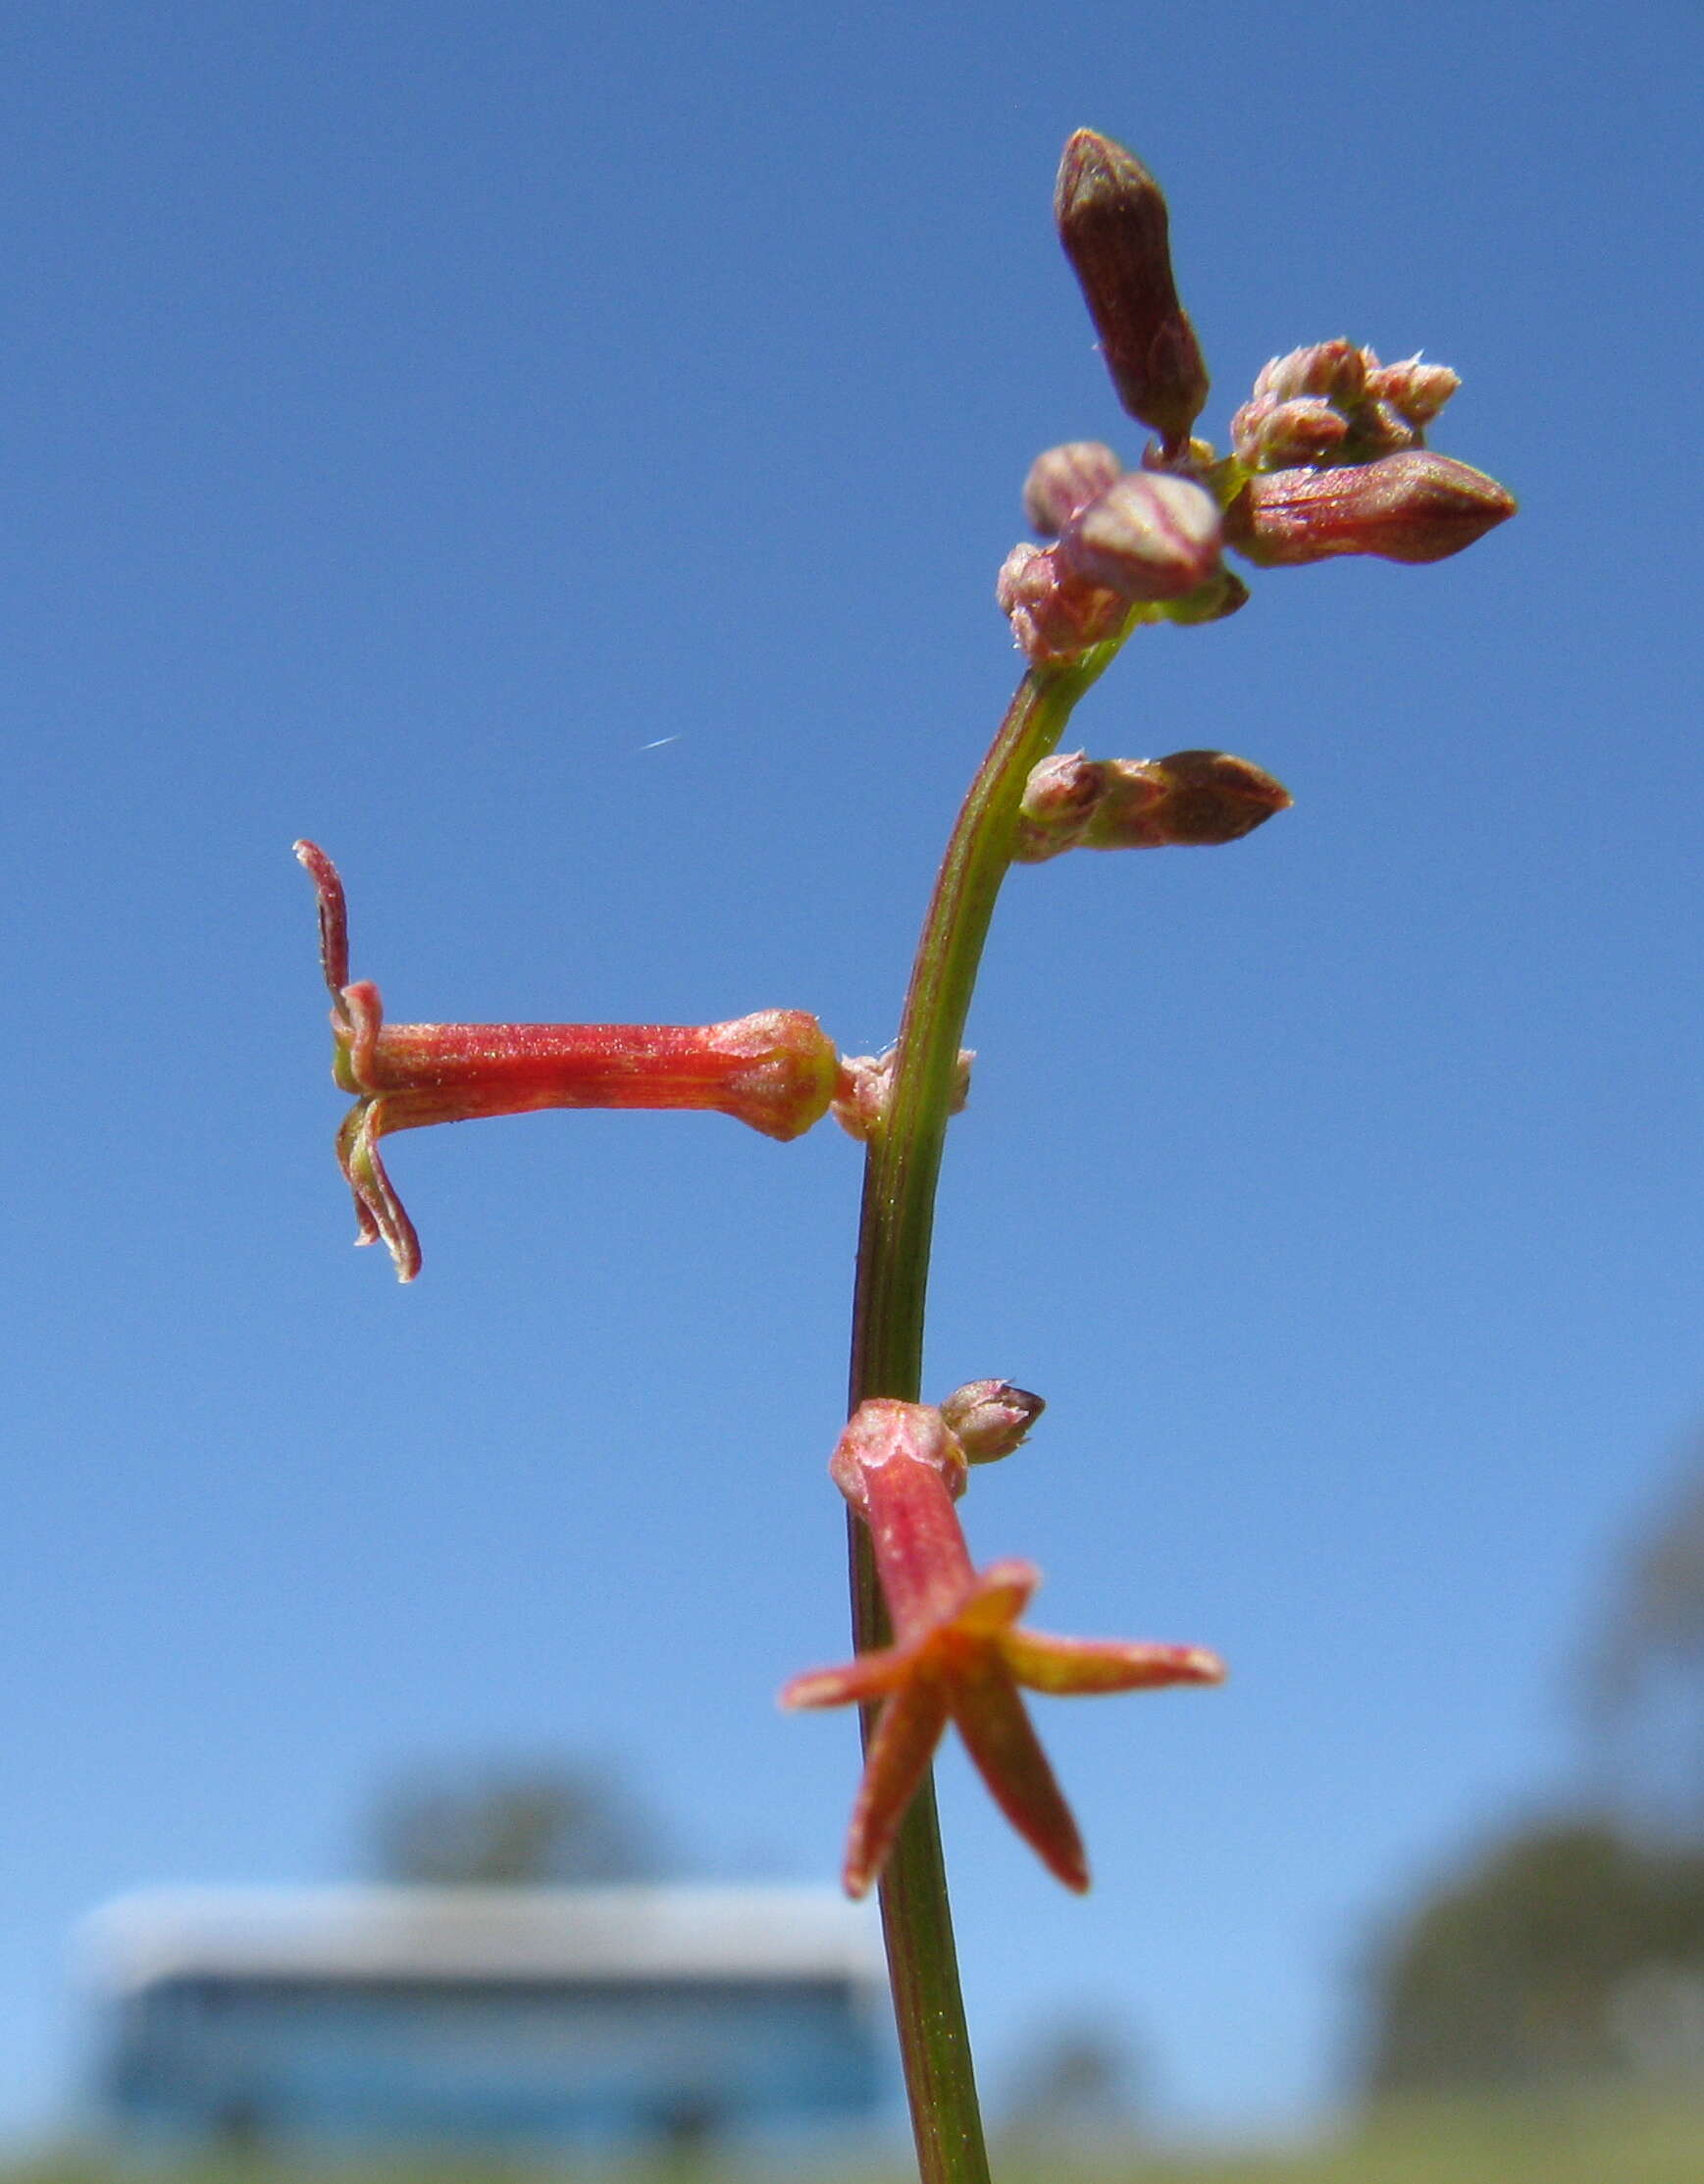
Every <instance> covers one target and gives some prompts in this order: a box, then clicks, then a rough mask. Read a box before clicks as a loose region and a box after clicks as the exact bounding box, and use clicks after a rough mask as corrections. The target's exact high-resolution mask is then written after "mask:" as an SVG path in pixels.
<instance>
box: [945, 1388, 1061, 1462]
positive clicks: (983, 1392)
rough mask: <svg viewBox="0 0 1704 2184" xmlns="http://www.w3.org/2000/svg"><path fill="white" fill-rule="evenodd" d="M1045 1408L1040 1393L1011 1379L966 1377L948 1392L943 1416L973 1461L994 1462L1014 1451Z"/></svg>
mask: <svg viewBox="0 0 1704 2184" xmlns="http://www.w3.org/2000/svg"><path fill="white" fill-rule="evenodd" d="M1046 1409H1047V1405H1046V1404H1045V1403H1044V1402H1043V1401H1042V1399H1041V1397H1040V1396H1039V1395H1032V1394H1031V1393H1030V1392H1029V1390H1028V1389H1027V1388H1022V1387H1013V1385H1012V1384H1011V1382H1010V1381H1009V1380H967V1381H966V1382H965V1384H964V1386H963V1387H958V1388H955V1389H954V1390H953V1393H952V1394H951V1395H950V1396H948V1398H947V1400H946V1402H944V1403H943V1404H942V1406H941V1416H942V1418H943V1419H944V1420H945V1422H946V1425H947V1430H948V1431H949V1432H951V1433H955V1434H956V1435H957V1439H958V1445H959V1447H960V1448H961V1449H963V1451H964V1454H965V1457H966V1459H967V1460H968V1461H969V1462H970V1463H973V1464H993V1463H997V1462H998V1461H999V1460H1000V1458H1001V1457H1003V1456H1009V1455H1010V1454H1011V1452H1012V1450H1013V1449H1014V1448H1016V1447H1017V1446H1018V1445H1019V1444H1020V1443H1021V1441H1022V1440H1023V1437H1024V1435H1025V1434H1026V1433H1027V1432H1028V1431H1029V1430H1030V1428H1031V1427H1032V1426H1033V1425H1034V1424H1035V1422H1036V1420H1037V1419H1038V1418H1040V1416H1041V1414H1042V1413H1043V1411H1045V1410H1046Z"/></svg>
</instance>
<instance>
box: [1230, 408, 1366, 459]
mask: <svg viewBox="0 0 1704 2184" xmlns="http://www.w3.org/2000/svg"><path fill="white" fill-rule="evenodd" d="M1348 438H1349V420H1348V418H1347V417H1345V416H1344V414H1343V412H1342V411H1341V410H1340V409H1333V408H1332V406H1331V404H1330V403H1329V402H1328V401H1327V400H1326V399H1325V396H1324V395H1323V394H1297V395H1294V396H1292V398H1291V399H1290V400H1289V401H1286V402H1273V403H1263V402H1262V401H1261V400H1260V399H1256V400H1254V401H1249V402H1245V403H1244V404H1243V406H1242V408H1241V409H1239V410H1238V411H1237V413H1236V415H1235V416H1234V417H1233V418H1232V419H1231V445H1232V446H1233V447H1234V448H1235V449H1236V451H1237V453H1238V455H1239V456H1240V457H1241V458H1242V460H1243V461H1244V462H1246V463H1247V464H1248V466H1249V468H1250V469H1251V470H1281V469H1283V468H1284V467H1285V466H1286V465H1287V464H1290V463H1305V462H1306V463H1313V462H1329V461H1330V459H1331V457H1332V455H1333V454H1334V453H1335V451H1336V450H1337V449H1338V448H1339V447H1341V446H1342V444H1343V442H1345V441H1346V440H1347V439H1348Z"/></svg>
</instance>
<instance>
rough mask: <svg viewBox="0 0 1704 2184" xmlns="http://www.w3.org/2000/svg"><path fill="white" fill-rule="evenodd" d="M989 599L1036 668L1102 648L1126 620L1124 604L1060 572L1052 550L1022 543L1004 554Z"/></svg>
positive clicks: (1066, 571) (1127, 604) (1127, 609)
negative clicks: (992, 598) (992, 592)
mask: <svg viewBox="0 0 1704 2184" xmlns="http://www.w3.org/2000/svg"><path fill="white" fill-rule="evenodd" d="M994 596H995V598H997V599H998V600H999V602H1000V610H1001V612H1002V613H1003V614H1005V615H1006V616H1007V619H1008V620H1009V621H1010V623H1011V634H1012V636H1013V637H1014V638H1015V639H1016V641H1017V643H1018V645H1019V646H1020V647H1021V648H1022V650H1023V653H1024V656H1025V657H1026V658H1027V659H1028V660H1030V661H1031V662H1032V663H1033V664H1034V665H1036V666H1038V667H1041V666H1047V665H1050V664H1052V663H1054V662H1057V661H1059V660H1067V659H1076V658H1078V657H1080V656H1081V654H1082V653H1084V652H1086V651H1088V650H1089V649H1090V648H1091V646H1095V645H1104V644H1105V643H1106V642H1107V640H1108V639H1109V638H1113V637H1116V636H1117V634H1118V632H1119V631H1120V630H1121V629H1122V628H1123V627H1124V624H1125V623H1126V621H1128V620H1129V617H1130V601H1129V600H1128V599H1126V598H1120V597H1119V596H1118V594H1117V593H1116V592H1109V591H1107V590H1106V589H1105V587H1104V586H1101V585H1095V584H1087V583H1085V582H1084V581H1083V579H1082V578H1081V577H1080V576H1077V575H1074V574H1073V573H1072V571H1070V570H1069V569H1067V568H1064V567H1062V566H1061V565H1060V562H1059V548H1058V547H1057V546H1031V545H1029V543H1028V542H1027V541H1025V542H1024V543H1022V544H1021V545H1018V546H1013V547H1012V549H1011V551H1010V552H1009V553H1008V554H1007V557H1006V560H1005V563H1004V564H1003V566H1002V568H1001V571H1000V575H999V577H998V579H997V580H996V582H995V587H994Z"/></svg>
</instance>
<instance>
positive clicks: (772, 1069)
mask: <svg viewBox="0 0 1704 2184" xmlns="http://www.w3.org/2000/svg"><path fill="white" fill-rule="evenodd" d="M296 856H297V858H298V859H299V860H300V861H301V862H302V863H303V864H304V865H305V866H306V867H307V869H308V871H309V873H310V874H311V875H312V878H313V881H314V885H315V887H316V888H317V890H318V892H319V902H320V961H321V966H322V968H323V970H324V972H325V978H326V984H327V986H328V987H329V989H330V991H331V995H332V1004H333V1006H332V1037H333V1040H334V1042H335V1051H334V1056H333V1062H332V1074H333V1076H334V1077H335V1079H336V1082H337V1083H338V1084H339V1085H340V1086H341V1087H342V1089H343V1090H344V1091H345V1092H353V1093H354V1094H356V1096H357V1097H356V1102H355V1106H354V1107H353V1108H352V1109H351V1111H350V1113H349V1114H348V1116H347V1117H346V1118H344V1121H343V1125H342V1128H341V1129H340V1130H339V1131H338V1133H337V1157H338V1160H339V1162H340V1164H341V1166H342V1170H343V1174H344V1178H345V1180H346V1181H347V1182H348V1184H349V1187H350V1189H351V1191H352V1192H353V1193H354V1198H355V1215H356V1222H357V1226H358V1234H357V1236H356V1239H355V1240H356V1242H357V1243H363V1244H370V1243H374V1242H376V1241H377V1240H378V1239H379V1238H380V1237H383V1238H384V1240H385V1242H386V1244H387V1246H388V1248H389V1251H390V1256H391V1258H392V1260H393V1261H394V1262H395V1266H396V1272H397V1275H398V1277H399V1279H401V1280H403V1281H412V1280H413V1279H414V1277H415V1275H416V1274H418V1273H419V1272H420V1240H419V1238H418V1236H417V1235H416V1233H415V1230H414V1224H413V1222H411V1221H410V1220H409V1218H408V1215H407V1213H406V1212H405V1211H404V1209H403V1205H402V1201H401V1200H400V1199H399V1198H398V1197H397V1195H396V1192H395V1189H394V1188H393V1186H392V1184H391V1182H390V1178H389V1176H388V1175H387V1172H386V1170H385V1164H384V1162H383V1161H382V1160H381V1159H380V1156H379V1140H380V1138H381V1137H384V1136H386V1135H387V1134H389V1133H391V1132H393V1131H396V1130H412V1129H420V1128H422V1127H424V1126H425V1125H427V1124H428V1123H432V1122H463V1121H471V1120H473V1119H475V1118H481V1117H486V1116H496V1115H530V1114H533V1113H535V1112H537V1111H538V1110H540V1109H542V1108H588V1107H601V1108H649V1109H682V1108H696V1109H709V1110H712V1111H713V1112H715V1113H717V1114H721V1115H731V1116H733V1117H734V1118H735V1119H736V1120H738V1121H742V1122H747V1123H749V1124H750V1126H751V1128H753V1129H754V1130H761V1131H762V1132H763V1134H764V1136H766V1137H775V1138H780V1139H783V1140H786V1139H788V1138H794V1137H798V1136H799V1135H800V1132H802V1131H804V1130H807V1129H809V1127H810V1126H811V1124H812V1123H813V1122H816V1121H819V1120H820V1119H821V1118H822V1117H823V1115H825V1114H826V1113H827V1111H828V1107H829V1103H830V1100H831V1099H832V1098H833V1096H834V1094H835V1093H836V1092H837V1090H839V1089H840V1084H841V1064H840V1058H839V1056H838V1055H837V1054H836V1053H835V1050H834V1048H833V1046H832V1045H831V1044H830V1042H829V1040H828V1039H827V1038H826V1036H825V1035H824V1033H823V1029H822V1026H821V1025H820V1024H819V1023H818V1022H817V1020H816V1018H815V1017H814V1016H808V1015H805V1014H803V1013H802V1011H800V1010H797V1009H765V1010H761V1011H759V1012H758V1013H757V1014H755V1015H750V1016H741V1017H738V1018H736V1019H735V1020H734V1021H732V1022H730V1023H712V1024H692V1025H686V1024H596V1023H567V1024H562V1023H556V1024H539V1023H398V1024H387V1023H386V1022H385V1019H384V1012H383V1009H382V1007H381V1005H380V1000H379V989H378V987H377V986H375V985H374V984H373V982H372V981H371V979H361V980H359V981H358V982H356V983H354V984H350V983H349V929H348V914H347V911H346V910H345V908H344V900H343V883H342V881H341V880H340V879H339V878H338V876H337V870H336V865H334V864H333V862H332V860H331V858H329V857H327V855H326V854H325V852H324V851H323V850H320V849H316V848H315V846H314V845H313V843H311V842H298V843H297V844H296Z"/></svg>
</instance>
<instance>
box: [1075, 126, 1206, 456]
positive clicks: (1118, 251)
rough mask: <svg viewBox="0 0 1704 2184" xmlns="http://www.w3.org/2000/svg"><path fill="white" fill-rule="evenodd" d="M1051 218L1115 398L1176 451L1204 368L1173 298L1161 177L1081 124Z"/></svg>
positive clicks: (1197, 411) (1200, 392)
mask: <svg viewBox="0 0 1704 2184" xmlns="http://www.w3.org/2000/svg"><path fill="white" fill-rule="evenodd" d="M1054 218H1055V220H1056V221H1057V222H1058V224H1059V240H1060V242H1061V243H1063V245H1064V250H1065V255H1066V257H1067V258H1069V259H1070V261H1071V266H1072V269H1073V271H1074V272H1075V274H1076V276H1077V280H1078V282H1079V283H1080V284H1081V286H1082V290H1083V299H1084V301H1085V302H1086V303H1087V304H1088V306H1089V315H1090V317H1091V318H1092V319H1093V320H1094V322H1095V327H1096V330H1097V332H1098V333H1099V334H1100V337H1101V353H1102V355H1103V356H1104V357H1105V358H1106V360H1107V369H1108V371H1109V372H1110V374H1111V377H1112V386H1113V390H1114V391H1115V392H1116V394H1117V396H1118V399H1119V401H1120V402H1122V404H1123V405H1124V407H1125V408H1126V409H1127V410H1128V411H1129V412H1130V414H1131V416H1132V417H1136V418H1140V419H1141V421H1142V423H1143V424H1145V425H1150V426H1152V427H1153V429H1154V430H1155V431H1156V432H1157V433H1159V434H1160V436H1161V438H1162V440H1163V441H1164V442H1165V446H1166V450H1167V452H1168V453H1174V452H1175V451H1176V450H1177V449H1178V448H1179V447H1181V446H1182V445H1183V443H1184V442H1185V441H1187V440H1188V438H1189V428H1190V427H1191V425H1193V424H1194V422H1195V420H1196V419H1197V418H1198V417H1199V416H1200V415H1201V409H1202V404H1203V403H1204V402H1205V401H1206V400H1207V390H1208V377H1207V366H1206V365H1205V364H1204V363H1203V362H1202V356H1201V349H1200V346H1199V344H1198V343H1197V341H1196V338H1195V329H1194V328H1193V327H1192V326H1191V325H1190V323H1189V318H1188V314H1187V313H1186V312H1185V311H1184V308H1183V306H1182V304H1181V303H1179V301H1178V299H1177V286H1176V283H1175V282H1174V281H1173V279H1172V273H1171V241H1170V228H1171V223H1170V218H1169V215H1168V214H1167V212H1166V209H1165V198H1164V195H1163V193H1162V190H1161V187H1160V184H1159V183H1158V182H1156V181H1155V180H1154V177H1153V176H1152V175H1151V174H1150V173H1149V172H1148V170H1147V168H1146V167H1144V166H1143V165H1142V162H1141V161H1140V160H1139V159H1136V158H1133V157H1132V155H1131V154H1130V153H1129V152H1127V151H1126V150H1125V149H1124V147H1123V146H1122V145H1121V144H1115V143H1113V141H1112V140H1111V138H1110V137H1109V136H1102V135H1099V134H1098V133H1097V132H1096V131H1095V130H1092V129H1080V130H1077V132H1076V134H1075V135H1074V136H1073V137H1072V138H1071V139H1070V141H1069V142H1068V143H1067V144H1066V146H1065V150H1064V157H1063V159H1062V160H1061V161H1060V162H1059V182H1058V184H1057V186H1056V188H1055V191H1054Z"/></svg>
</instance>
